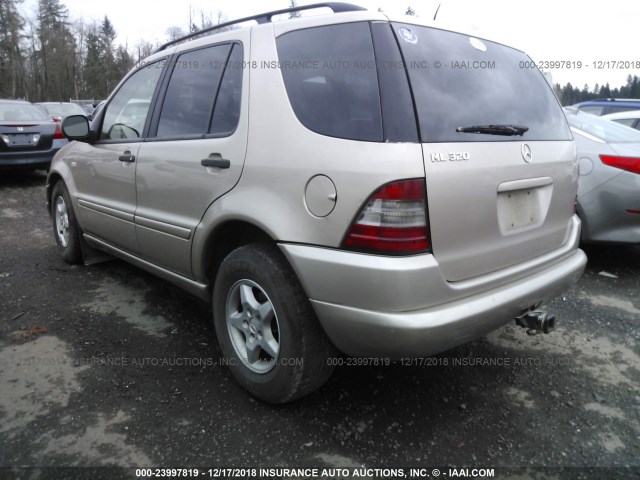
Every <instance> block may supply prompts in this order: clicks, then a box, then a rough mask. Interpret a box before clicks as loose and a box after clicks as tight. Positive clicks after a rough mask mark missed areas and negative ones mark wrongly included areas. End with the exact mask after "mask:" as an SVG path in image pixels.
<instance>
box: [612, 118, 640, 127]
mask: <svg viewBox="0 0 640 480" xmlns="http://www.w3.org/2000/svg"><path fill="white" fill-rule="evenodd" d="M614 121H615V122H618V123H621V124H622V125H626V126H627V127H633V123H634V122H635V121H636V119H635V118H618V119H617V120H614Z"/></svg>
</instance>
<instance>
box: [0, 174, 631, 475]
mask: <svg viewBox="0 0 640 480" xmlns="http://www.w3.org/2000/svg"><path fill="white" fill-rule="evenodd" d="M44 181H45V175H44V173H43V172H36V173H33V174H7V173H5V172H3V173H1V174H0V232H1V235H0V246H1V248H0V322H1V323H0V467H2V470H0V478H34V479H36V478H98V477H100V476H101V475H102V476H103V477H104V478H120V477H122V478H128V477H132V478H135V472H134V471H133V470H119V469H118V468H120V467H123V468H125V467H141V466H146V467H185V468H190V467H205V466H206V467H244V468H254V467H255V468H260V467H282V468H302V467H317V468H320V469H323V468H327V469H330V468H347V469H354V468H363V467H368V468H401V467H402V468H407V470H406V471H405V473H407V472H408V468H409V467H415V468H418V467H420V468H425V469H426V468H428V472H432V470H431V469H432V468H433V467H440V468H441V470H442V476H444V477H445V478H446V476H456V473H465V472H460V471H455V470H454V471H451V470H447V468H458V469H460V468H463V467H466V468H469V469H472V468H495V469H496V473H497V474H498V476H500V477H502V478H514V479H515V478H523V479H524V478H536V479H547V478H549V479H551V478H638V477H640V346H639V345H640V328H639V325H640V298H639V294H640V275H639V273H640V248H638V247H635V248H631V247H590V248H588V249H587V250H586V251H587V254H588V256H589V264H588V267H587V271H586V273H585V275H584V276H583V278H582V279H581V280H580V282H579V283H578V284H577V285H575V286H574V287H573V288H572V289H571V290H570V291H568V292H566V293H565V294H564V295H563V296H562V297H560V298H558V299H556V300H554V301H553V302H551V303H550V304H549V306H548V307H549V310H550V311H551V312H553V313H555V314H556V316H557V318H558V328H557V329H556V331H554V332H552V333H551V334H549V335H536V336H528V335H527V334H526V333H525V332H524V331H523V330H522V329H519V328H517V327H515V326H513V325H508V326H505V327H504V328H502V329H500V330H498V331H496V332H494V333H492V334H491V335H489V336H488V337H486V338H483V339H481V340H478V341H476V342H474V343H471V344H468V345H465V346H462V347H459V348H456V349H454V350H451V351H449V352H446V353H444V354H442V355H439V356H437V357H433V358H430V359H427V360H425V361H424V362H423V364H422V365H417V366H416V365H414V366H410V367H408V366H402V365H399V364H395V365H391V366H379V367H372V366H369V367H362V366H358V367H356V366H353V367H348V366H342V367H338V368H337V369H336V371H335V373H334V375H333V377H332V378H331V380H330V381H329V382H328V383H327V384H326V386H325V387H323V388H322V389H321V390H320V391H318V392H317V393H315V394H313V395H311V396H309V397H307V398H304V399H302V400H301V401H298V402H296V403H293V404H290V405H285V406H280V407H274V406H270V405H266V404H264V403H261V402H260V401H257V400H255V399H253V398H251V397H250V396H248V395H247V394H246V393H245V392H244V391H243V390H241V389H240V388H239V387H238V386H237V385H236V383H235V382H234V380H233V378H232V377H231V374H230V373H229V371H228V370H227V369H226V367H224V366H221V365H220V357H221V354H220V351H219V349H218V346H217V343H216V340H215V334H214V330H213V327H212V324H211V321H210V319H211V310H210V307H209V305H207V304H205V303H203V302H201V301H199V300H198V299H196V298H195V297H192V296H190V295H189V294H188V293H185V292H183V291H181V290H179V289H177V288H176V287H173V286H172V285H170V284H168V283H166V282H164V281H162V280H159V279H156V278H155V277H153V276H151V275H149V274H147V273H145V272H144V271H141V270H139V269H136V268H134V267H132V266H129V265H128V264H126V263H124V262H121V261H117V260H113V261H110V262H106V263H102V264H98V265H93V266H89V267H85V266H69V265H67V264H65V263H64V262H63V261H62V260H61V259H60V257H59V255H58V253H57V250H56V246H55V242H54V239H53V233H52V229H51V226H50V219H49V217H48V215H47V213H46V211H45V198H44ZM74 466H83V467H87V466H90V467H110V468H111V467H113V468H114V469H112V470H95V471H90V470H83V469H73V470H64V471H63V470H59V469H55V468H41V467H74ZM17 467H31V468H17ZM36 467H37V468H36ZM501 467H518V469H517V470H512V469H504V468H503V469H501ZM443 468H444V469H443ZM214 473H215V472H214ZM365 473H366V475H367V476H369V477H373V478H381V477H379V476H376V472H372V471H371V470H369V471H365ZM423 473H424V475H425V478H427V477H426V475H427V473H426V471H425V472H423ZM466 473H470V472H466ZM429 475H431V473H429ZM200 476H202V474H201V475H200ZM206 476H207V477H208V476H209V475H208V474H207V475H206ZM223 476H227V477H230V476H231V475H223ZM329 476H335V477H336V478H338V474H337V473H336V472H334V473H332V474H331V475H329ZM352 476H353V475H352ZM457 476H458V477H463V476H462V475H457ZM325 478H327V477H325ZM431 478H433V475H432V476H431ZM463 478H471V477H470V476H469V477H463Z"/></svg>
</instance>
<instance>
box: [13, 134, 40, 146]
mask: <svg viewBox="0 0 640 480" xmlns="http://www.w3.org/2000/svg"><path fill="white" fill-rule="evenodd" d="M33 137H34V135H33V134H32V133H14V134H10V135H9V146H11V147H23V146H26V145H35V143H34V141H33V140H34V138H33ZM38 137H39V135H38ZM36 143H37V142H36Z"/></svg>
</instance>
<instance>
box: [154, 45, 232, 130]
mask: <svg viewBox="0 0 640 480" xmlns="http://www.w3.org/2000/svg"><path fill="white" fill-rule="evenodd" d="M231 47H232V45H230V44H226V45H216V46H214V47H209V48H202V49H200V50H195V51H192V52H186V53H184V54H182V55H180V56H179V57H178V60H177V62H176V64H175V67H174V69H173V72H172V74H171V80H170V81H169V86H168V87H167V93H166V95H165V98H164V103H163V104H162V111H161V112H160V120H159V123H158V132H157V136H158V137H174V136H178V135H195V134H200V135H203V134H205V133H207V132H208V130H209V121H210V119H211V112H212V110H213V103H214V101H215V98H216V93H217V92H218V88H219V86H220V79H221V78H222V72H223V71H224V67H225V64H226V62H227V58H228V57H229V51H230V50H231Z"/></svg>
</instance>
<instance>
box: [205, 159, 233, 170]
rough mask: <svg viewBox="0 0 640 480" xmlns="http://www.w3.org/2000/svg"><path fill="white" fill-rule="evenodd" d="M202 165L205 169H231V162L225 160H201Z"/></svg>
mask: <svg viewBox="0 0 640 480" xmlns="http://www.w3.org/2000/svg"><path fill="white" fill-rule="evenodd" d="M200 164H201V165H202V166H203V167H216V168H229V167H230V166H231V161H229V160H225V159H224V158H205V159H204V160H200Z"/></svg>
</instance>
